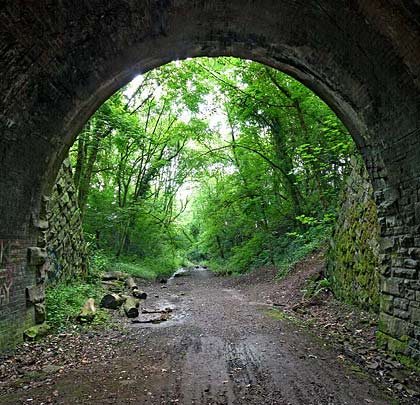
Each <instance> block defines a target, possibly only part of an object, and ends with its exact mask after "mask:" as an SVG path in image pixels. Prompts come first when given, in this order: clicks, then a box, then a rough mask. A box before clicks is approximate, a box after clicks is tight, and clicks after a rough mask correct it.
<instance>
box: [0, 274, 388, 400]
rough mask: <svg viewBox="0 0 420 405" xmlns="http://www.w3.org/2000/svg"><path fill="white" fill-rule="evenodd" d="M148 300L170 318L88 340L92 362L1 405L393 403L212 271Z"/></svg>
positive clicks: (12, 393) (8, 395)
mask: <svg viewBox="0 0 420 405" xmlns="http://www.w3.org/2000/svg"><path fill="white" fill-rule="evenodd" d="M148 292H149V297H150V298H148V300H147V301H148V302H147V306H149V307H156V306H168V305H169V306H171V307H172V308H173V313H172V318H171V319H170V320H168V321H166V322H163V323H160V324H157V325H149V324H144V325H143V324H128V323H127V324H126V325H125V328H126V329H125V330H126V332H125V333H122V334H114V335H112V334H111V335H109V334H108V335H107V336H108V337H107V339H105V338H103V337H102V335H101V334H95V335H94V336H91V337H87V338H86V343H85V344H88V345H91V348H90V351H89V353H91V354H90V355H87V356H86V360H85V362H84V364H77V365H76V366H75V367H74V368H72V369H70V370H66V369H64V370H62V371H61V372H58V373H56V374H55V375H54V376H53V377H51V376H50V378H47V377H48V376H47V375H45V373H44V374H42V373H38V375H35V376H33V379H35V380H36V379H38V380H39V384H35V385H27V386H26V387H23V388H22V386H19V387H18V388H16V389H14V390H11V389H10V387H9V389H8V390H6V391H4V393H3V394H2V396H1V399H0V403H1V404H19V403H32V404H34V403H35V404H47V403H57V404H184V405H189V404H197V405H198V404H200V405H204V404H206V405H207V404H223V405H224V404H255V405H257V404H258V405H262V404H284V405H285V404H290V405H297V404H301V405H309V404H322V405H327V404H357V405H360V404H388V403H392V401H391V399H390V398H389V397H386V396H385V394H384V393H383V392H381V389H380V388H378V387H377V386H376V385H375V383H374V381H372V380H371V378H370V377H369V376H367V375H364V374H363V373H360V371H354V370H353V368H352V366H351V364H349V363H347V362H345V361H343V360H342V359H341V358H340V356H338V354H337V353H336V352H334V350H333V349H330V348H328V347H327V346H326V345H325V344H324V343H323V342H322V341H321V340H319V339H317V338H316V337H314V336H312V335H311V334H309V333H308V332H306V331H305V330H303V329H301V328H300V327H299V326H298V325H294V324H293V323H290V322H288V321H287V320H284V319H279V318H281V317H280V316H278V313H277V312H276V310H275V309H273V308H272V307H271V306H269V305H267V304H266V303H263V302H261V303H259V302H257V301H253V300H252V298H250V297H249V296H247V294H246V292H245V291H240V290H238V289H236V288H234V287H231V286H229V284H228V283H226V281H225V280H223V279H219V278H216V277H211V274H210V273H209V272H207V271H205V270H203V269H197V270H196V271H193V272H192V274H191V275H190V276H186V277H179V278H175V279H173V280H171V282H169V283H168V284H166V285H162V286H161V285H158V284H155V285H152V286H150V287H149V291H148ZM110 336H111V337H110ZM63 345H65V338H63ZM110 346H112V347H113V351H112V353H113V355H112V356H105V355H104V356H102V355H101V353H102V352H103V351H106V350H107V349H109V347H110ZM89 356H91V357H92V356H95V359H89ZM90 360H92V361H90Z"/></svg>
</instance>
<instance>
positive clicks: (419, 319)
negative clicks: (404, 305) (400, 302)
mask: <svg viewBox="0 0 420 405" xmlns="http://www.w3.org/2000/svg"><path fill="white" fill-rule="evenodd" d="M410 312H411V317H410V319H411V322H412V323H413V324H414V325H416V326H420V308H416V307H413V306H411V307H410Z"/></svg>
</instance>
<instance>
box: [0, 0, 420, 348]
mask: <svg viewBox="0 0 420 405" xmlns="http://www.w3.org/2000/svg"><path fill="white" fill-rule="evenodd" d="M419 15H420V14H419V6H417V5H414V4H413V2H409V1H405V0H395V1H393V2H388V1H384V0H354V1H344V0H339V1H337V0H323V1H319V0H308V1H305V2H295V1H290V0H278V1H272V0H261V1H253V2H251V1H248V2H244V1H241V0H232V1H229V2H226V1H224V0H194V1H186V0H112V1H110V0H80V1H78V2H77V7H75V6H74V2H66V1H62V2H60V3H59V4H57V5H53V4H51V3H50V2H48V1H46V0H37V1H31V0H30V1H27V0H17V1H10V2H3V3H2V5H1V6H0V26H1V30H0V74H1V78H2V80H1V81H0V139H1V144H0V173H1V176H0V240H2V241H3V244H4V245H9V244H12V246H13V249H12V251H13V252H14V253H13V256H10V257H12V258H11V259H10V258H9V259H8V262H7V263H8V264H7V266H8V267H7V269H8V271H9V273H10V274H13V279H14V280H16V282H14V283H13V284H12V286H11V287H10V288H11V290H10V291H11V293H10V294H11V296H13V297H15V298H14V299H15V301H14V303H13V305H12V304H11V303H10V302H9V303H8V304H4V305H2V306H1V307H0V319H2V318H4V319H5V318H7V319H11V317H14V318H13V319H18V317H15V316H14V315H12V313H14V312H13V311H15V312H16V313H17V312H19V313H22V311H20V310H18V309H16V308H22V307H23V306H24V305H25V300H26V297H25V295H24V294H23V292H22V291H24V289H22V286H23V284H24V283H25V282H26V281H22V280H25V278H26V277H29V276H27V274H32V273H31V271H32V270H30V266H29V267H26V259H25V258H26V257H27V249H28V248H29V247H31V246H37V239H38V233H39V232H40V230H42V223H40V222H39V215H40V212H41V207H42V195H45V194H47V195H48V194H49V192H50V190H51V187H52V184H53V183H54V180H55V178H56V175H57V173H58V170H59V168H60V166H61V163H62V160H63V158H64V156H65V155H66V153H67V150H68V148H69V147H70V145H71V144H72V143H73V141H74V139H75V137H76V135H77V133H78V131H79V130H80V129H81V127H82V126H83V124H84V123H85V122H86V121H87V119H88V118H89V116H90V115H91V114H92V113H93V112H94V111H95V109H97V108H98V106H99V105H100V104H101V103H103V102H104V101H105V99H106V98H108V97H109V96H110V95H111V94H112V93H113V92H114V91H115V90H117V89H118V88H119V87H121V86H122V85H124V84H126V83H128V81H129V80H130V79H132V78H133V77H134V76H135V75H136V74H138V73H140V72H144V71H146V70H148V69H151V68H154V67H157V66H159V65H161V64H163V63H166V62H168V61H170V60H174V59H178V58H185V57H194V56H220V55H231V56H237V57H245V58H249V59H254V60H257V61H260V62H263V63H266V64H268V65H271V66H273V67H277V68H279V69H281V70H283V71H285V72H287V73H289V74H291V75H292V76H294V77H296V78H298V79H299V80H301V81H302V82H303V83H305V84H306V85H308V86H309V87H310V88H312V89H313V90H314V91H315V92H316V93H317V94H318V95H319V96H320V97H322V98H323V99H324V100H325V101H326V102H327V103H329V104H330V106H331V107H332V108H333V109H334V110H335V111H336V112H337V114H338V115H339V116H340V117H341V118H342V120H343V122H344V123H345V124H346V126H347V127H348V128H349V130H350V132H351V134H352V136H353V138H354V139H355V141H356V143H357V145H358V147H359V149H360V150H361V152H362V154H363V156H364V159H365V162H366V166H367V169H368V172H369V175H370V177H371V179H372V183H373V188H374V194H375V200H376V202H377V205H378V216H379V221H380V227H381V246H382V248H383V252H384V257H383V263H382V264H383V268H384V270H383V281H382V287H381V288H382V292H383V295H384V296H391V297H394V298H393V302H394V301H395V299H396V298H402V297H403V299H405V300H406V301H404V304H402V306H403V307H404V308H406V309H401V308H400V309H401V311H394V310H392V314H391V313H390V311H386V310H383V312H382V322H381V325H380V327H381V330H382V332H383V333H384V335H383V336H385V337H389V336H391V337H392V339H394V340H391V338H390V339H389V340H388V341H389V342H391V345H393V347H394V348H395V347H398V348H399V350H400V351H401V350H404V351H405V352H408V349H407V348H408V347H410V349H409V352H410V354H411V355H413V356H417V355H418V352H416V350H418V348H419V347H418V343H419V339H420V338H419V334H418V327H419V326H420V319H419V313H420V308H419V305H420V297H419V294H418V292H419V291H420V285H419V283H420V281H419V274H418V268H417V266H418V265H417V262H418V260H420V173H419V167H420V165H419V162H420V145H419V143H420V136H419V134H420V112H419V106H420V64H419V63H418V61H419V60H420V34H419V31H420V24H419V20H418V16H419ZM3 266H4V265H3ZM37 266H40V265H37ZM1 270H4V267H3V268H2V269H1ZM22 274H24V275H22ZM30 277H32V279H34V277H35V276H34V275H33V274H32V275H31V276H30ZM28 282H29V281H28ZM5 283H6V282H4V283H3V284H4V286H5V285H6V284H5ZM22 283H23V284H22ZM3 284H2V285H1V286H0V287H2V286H3ZM35 285H36V284H35ZM4 286H3V287H4ZM12 307H13V308H14V309H11V308H12ZM20 318H25V317H23V316H21V317H20ZM30 318H31V317H30V316H29V319H30ZM25 319H26V318H25ZM398 342H400V343H402V344H401V345H398Z"/></svg>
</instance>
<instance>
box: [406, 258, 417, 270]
mask: <svg viewBox="0 0 420 405" xmlns="http://www.w3.org/2000/svg"><path fill="white" fill-rule="evenodd" d="M404 267H405V268H407V269H417V268H418V261H417V260H413V259H405V260H404Z"/></svg>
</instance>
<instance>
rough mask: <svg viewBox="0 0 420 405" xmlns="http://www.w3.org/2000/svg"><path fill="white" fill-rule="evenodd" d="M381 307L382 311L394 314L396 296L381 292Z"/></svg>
mask: <svg viewBox="0 0 420 405" xmlns="http://www.w3.org/2000/svg"><path fill="white" fill-rule="evenodd" d="M380 308H381V311H383V312H387V313H388V314H392V313H393V310H394V296H393V295H387V294H381V296H380Z"/></svg>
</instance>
